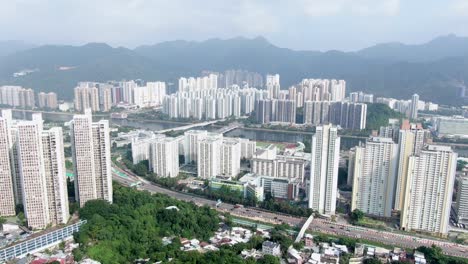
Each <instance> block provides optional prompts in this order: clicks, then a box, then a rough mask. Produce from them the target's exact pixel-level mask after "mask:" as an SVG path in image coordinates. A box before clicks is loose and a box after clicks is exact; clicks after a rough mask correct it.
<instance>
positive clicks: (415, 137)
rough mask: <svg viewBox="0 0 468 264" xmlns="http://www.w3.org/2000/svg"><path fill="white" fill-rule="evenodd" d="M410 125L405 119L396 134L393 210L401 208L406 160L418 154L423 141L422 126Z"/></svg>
mask: <svg viewBox="0 0 468 264" xmlns="http://www.w3.org/2000/svg"><path fill="white" fill-rule="evenodd" d="M410 127H411V125H410V124H409V123H408V122H406V121H405V123H404V124H403V126H402V128H401V129H400V131H399V135H398V176H397V181H396V192H395V205H394V209H395V210H399V211H401V210H402V205H403V203H404V201H403V199H404V193H405V191H406V188H407V186H406V184H407V177H408V162H409V157H410V156H412V155H416V156H418V155H419V154H420V153H421V150H422V148H423V146H424V142H425V131H424V130H423V129H422V127H418V126H417V125H413V128H410Z"/></svg>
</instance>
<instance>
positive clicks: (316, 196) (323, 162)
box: [309, 125, 340, 215]
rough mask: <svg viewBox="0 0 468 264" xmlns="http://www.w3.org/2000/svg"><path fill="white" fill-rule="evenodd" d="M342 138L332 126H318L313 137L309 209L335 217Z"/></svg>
mask: <svg viewBox="0 0 468 264" xmlns="http://www.w3.org/2000/svg"><path fill="white" fill-rule="evenodd" d="M339 154H340V138H339V137H338V129H337V128H336V127H335V126H332V125H324V126H318V127H317V129H316V133H315V135H314V136H313V137H312V161H311V167H310V189H309V208H312V209H313V210H316V211H318V212H319V213H320V214H325V215H334V214H335V208H336V193H337V185H338V162H339V158H340V157H339Z"/></svg>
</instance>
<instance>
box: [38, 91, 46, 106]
mask: <svg viewBox="0 0 468 264" xmlns="http://www.w3.org/2000/svg"><path fill="white" fill-rule="evenodd" d="M46 104H47V94H46V93H44V92H40V93H38V94H37V107H39V108H45V107H46Z"/></svg>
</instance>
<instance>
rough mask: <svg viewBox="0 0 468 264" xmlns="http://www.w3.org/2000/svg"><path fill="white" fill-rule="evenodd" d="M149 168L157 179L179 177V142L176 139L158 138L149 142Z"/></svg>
mask: <svg viewBox="0 0 468 264" xmlns="http://www.w3.org/2000/svg"><path fill="white" fill-rule="evenodd" d="M150 149H151V150H150V153H151V154H150V168H151V170H152V171H153V172H154V173H156V174H157V175H158V176H159V177H171V178H174V177H177V175H179V142H178V140H177V139H176V138H158V139H156V140H154V141H153V142H151V148H150Z"/></svg>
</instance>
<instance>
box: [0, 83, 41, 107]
mask: <svg viewBox="0 0 468 264" xmlns="http://www.w3.org/2000/svg"><path fill="white" fill-rule="evenodd" d="M35 101H36V100H35V98H34V91H33V90H32V89H27V88H23V87H21V86H0V104H4V105H9V106H14V107H16V106H18V107H22V108H34V107H35Z"/></svg>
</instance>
